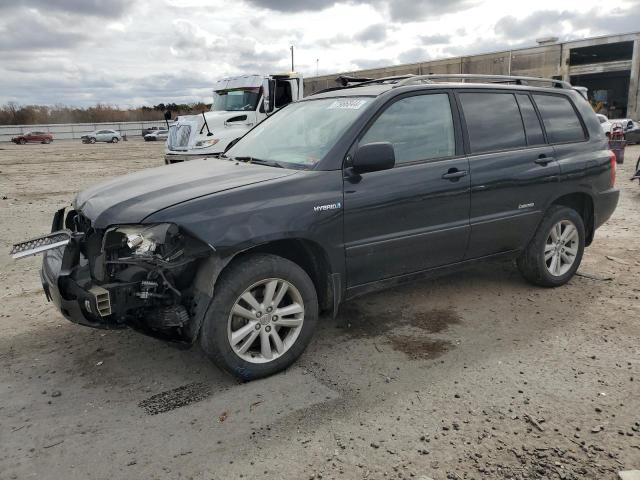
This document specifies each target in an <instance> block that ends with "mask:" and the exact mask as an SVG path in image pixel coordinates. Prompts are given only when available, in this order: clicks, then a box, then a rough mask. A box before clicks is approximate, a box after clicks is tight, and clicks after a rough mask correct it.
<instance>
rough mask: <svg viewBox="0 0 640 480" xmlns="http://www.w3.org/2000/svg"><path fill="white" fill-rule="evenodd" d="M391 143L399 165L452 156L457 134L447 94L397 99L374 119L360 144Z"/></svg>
mask: <svg viewBox="0 0 640 480" xmlns="http://www.w3.org/2000/svg"><path fill="white" fill-rule="evenodd" d="M374 142H389V143H391V144H392V145H393V148H394V150H395V155H396V164H399V163H409V162H416V161H420V160H428V159H432V158H443V157H452V156H454V155H455V151H456V146H455V145H456V144H455V132H454V129H453V117H452V115H451V105H450V104H449V96H448V95H447V94H446V93H435V94H428V95H416V96H412V97H406V98H402V99H400V100H398V101H397V102H395V103H393V104H392V105H391V106H389V107H388V108H387V109H386V110H385V111H384V112H382V114H381V115H380V116H379V117H378V118H377V119H376V120H375V122H374V124H373V125H372V126H371V127H370V128H369V130H368V131H367V133H365V135H364V137H362V139H361V140H360V145H365V144H367V143H374Z"/></svg>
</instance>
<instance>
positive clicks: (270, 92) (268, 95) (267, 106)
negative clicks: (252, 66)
mask: <svg viewBox="0 0 640 480" xmlns="http://www.w3.org/2000/svg"><path fill="white" fill-rule="evenodd" d="M275 83H276V82H274V81H273V80H270V79H268V78H265V79H264V80H263V81H262V104H263V109H264V113H267V114H269V113H271V112H273V106H274V100H275V97H274V92H275Z"/></svg>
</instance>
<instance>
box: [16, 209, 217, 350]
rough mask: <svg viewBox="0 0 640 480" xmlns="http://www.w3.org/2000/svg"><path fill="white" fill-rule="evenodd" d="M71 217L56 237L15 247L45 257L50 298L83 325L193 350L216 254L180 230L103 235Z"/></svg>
mask: <svg viewBox="0 0 640 480" xmlns="http://www.w3.org/2000/svg"><path fill="white" fill-rule="evenodd" d="M64 213H65V212H64V209H63V210H61V211H59V212H58V213H57V214H56V216H55V218H54V222H53V223H54V224H53V228H52V231H53V232H52V234H50V235H47V236H44V237H41V238H40V239H34V240H31V241H29V242H24V243H22V244H18V245H15V246H14V248H13V250H12V255H13V256H14V257H15V258H20V257H22V256H27V255H35V254H37V253H43V254H44V258H43V265H42V270H41V277H42V284H43V288H44V290H45V294H46V295H47V298H48V299H49V300H51V301H53V302H54V303H55V304H56V305H57V306H58V308H59V309H60V311H61V312H62V314H63V315H64V316H65V317H66V318H67V319H69V320H71V321H72V322H75V323H79V324H83V325H87V326H91V327H96V328H108V329H112V328H124V327H127V326H129V327H132V328H134V329H136V330H139V331H142V332H143V333H146V334H148V335H151V336H155V337H158V338H162V339H165V340H171V341H178V342H186V343H191V342H192V341H193V339H194V338H195V336H196V335H197V330H198V329H199V326H200V322H201V319H202V317H203V316H204V312H205V311H206V308H207V306H208V304H209V302H210V295H211V288H209V286H206V285H203V282H199V281H198V272H199V271H201V270H202V269H203V268H205V269H206V268H207V264H208V263H211V257H212V255H211V254H212V253H213V248H212V247H211V246H209V245H207V244H205V243H203V242H201V241H200V240H198V239H195V238H193V237H192V236H190V235H189V234H187V233H186V232H183V231H182V230H181V229H180V228H179V227H178V226H177V225H175V224H172V223H162V224H142V225H120V226H113V227H110V228H107V229H104V230H101V229H95V228H93V226H92V225H91V221H90V220H89V219H87V218H86V217H84V216H83V215H82V213H81V212H78V211H76V210H70V211H69V212H68V213H67V214H66V216H65V215H64Z"/></svg>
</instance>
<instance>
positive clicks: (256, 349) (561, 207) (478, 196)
mask: <svg viewBox="0 0 640 480" xmlns="http://www.w3.org/2000/svg"><path fill="white" fill-rule="evenodd" d="M447 78H448V77H447ZM462 78H464V79H473V80H474V83H464V82H459V81H448V82H443V80H444V79H443V78H442V77H441V76H437V75H435V76H434V75H430V76H423V77H405V78H403V77H395V78H388V79H379V80H374V81H371V82H363V83H362V84H359V85H357V86H351V87H347V88H342V89H335V88H334V89H330V90H327V91H324V92H319V93H317V94H315V95H312V96H309V97H306V98H305V99H302V100H300V101H298V102H295V103H291V104H290V105H287V106H286V107H284V108H283V109H282V110H280V111H279V112H278V113H277V114H275V115H272V116H270V117H268V118H267V119H266V120H264V121H263V122H262V123H260V125H259V126H257V127H256V128H254V129H252V130H250V131H249V132H248V133H246V134H245V135H244V136H243V137H242V138H241V139H240V140H239V141H238V142H237V143H236V144H235V145H234V146H233V147H231V149H229V150H228V151H227V152H226V154H225V155H223V156H222V157H220V158H215V159H214V158H208V159H202V160H194V161H190V162H183V163H179V164H175V165H167V166H163V167H159V168H154V169H146V170H142V171H139V172H136V173H133V174H130V175H127V176H124V177H120V178H114V179H111V180H108V181H107V182H105V183H102V184H99V185H96V186H94V187H91V188H89V189H87V190H85V191H83V192H81V193H80V194H78V195H77V197H76V198H75V200H74V202H73V206H72V208H71V209H69V210H65V209H63V210H60V211H58V212H57V213H56V215H55V216H54V220H53V233H51V234H49V235H47V236H44V237H41V238H38V239H35V240H32V241H28V242H24V243H22V244H17V245H15V246H14V248H13V250H12V253H13V255H14V257H21V256H26V255H30V254H34V253H38V252H40V251H42V250H46V251H45V252H44V260H43V265H42V272H41V277H42V283H43V285H44V290H45V293H46V295H47V297H48V298H50V299H51V300H52V301H53V302H54V303H55V304H56V306H57V307H58V308H59V309H60V311H61V312H62V314H63V315H64V316H65V317H66V318H68V319H69V320H70V321H72V322H76V323H79V324H83V325H88V326H91V327H96V328H125V327H132V328H135V329H136V330H138V331H142V332H145V333H147V334H149V335H152V336H156V337H159V338H162V339H164V340H171V341H174V342H180V343H182V344H185V345H193V344H195V343H199V344H200V345H201V347H202V348H203V349H204V351H205V352H206V354H207V355H208V356H209V357H210V358H211V360H213V361H214V362H215V363H216V364H217V365H219V366H220V367H222V368H224V369H226V370H227V371H229V372H231V373H232V374H234V375H236V376H237V377H239V378H242V379H245V380H249V379H255V378H259V377H264V376H267V375H270V374H273V373H275V372H278V371H280V370H282V369H284V368H286V367H287V366H288V365H290V364H291V363H293V362H294V361H295V359H296V358H297V357H298V356H299V355H300V354H301V353H302V352H303V351H304V349H305V348H306V346H307V344H308V343H309V341H310V340H311V337H312V335H313V332H314V330H315V327H316V324H317V323H318V312H319V311H328V312H330V313H332V314H333V315H336V313H337V310H338V308H339V306H340V304H341V303H343V302H345V301H347V300H349V299H351V298H353V297H356V296H358V295H361V294H364V293H368V292H372V291H375V290H378V289H381V288H385V287H390V286H397V285H399V284H400V283H403V282H413V281H415V280H417V279H419V278H424V277H428V276H433V275H437V274H442V273H443V272H446V271H449V270H451V269H459V268H461V267H463V266H466V265H471V264H474V263H476V262H479V261H484V260H486V259H493V258H514V259H516V263H517V266H518V269H519V270H520V272H521V273H522V275H523V276H524V278H526V279H527V280H528V281H529V282H531V283H532V284H534V285H538V286H543V287H558V286H560V285H564V284H565V283H567V282H568V281H569V280H570V279H571V278H572V277H573V275H574V273H575V272H576V270H577V269H578V266H579V265H580V262H581V259H582V255H583V252H584V248H585V247H587V246H588V245H590V244H591V242H592V241H593V238H594V235H595V232H596V229H597V228H598V227H600V226H601V225H602V224H603V223H604V222H605V221H607V219H608V218H609V217H610V216H611V214H612V213H613V211H614V209H615V208H616V205H617V202H618V195H619V192H618V190H617V189H616V188H615V177H616V161H615V156H614V155H613V153H612V152H611V151H610V150H609V149H608V147H607V140H606V137H605V135H604V133H603V131H602V129H601V127H600V123H599V121H598V118H597V117H596V115H595V114H594V112H593V110H592V109H591V107H590V105H589V104H588V103H587V101H586V100H585V99H584V98H583V97H582V96H581V95H580V93H578V92H577V91H575V90H574V89H572V88H571V86H570V85H569V84H567V83H565V82H561V81H556V80H548V81H545V82H548V83H549V84H550V85H552V86H553V87H554V88H550V87H544V86H538V87H534V86H532V85H530V84H529V85H528V84H526V83H524V84H522V85H513V84H507V83H506V82H508V81H513V77H499V78H497V77H482V76H474V77H467V76H462ZM496 78H497V80H496ZM455 79H456V80H459V79H458V77H455ZM515 80H516V81H518V82H520V83H522V82H527V80H525V79H521V78H515ZM496 81H497V82H498V83H495V82H496ZM537 81H538V82H540V81H541V80H537ZM483 82H484V83H483ZM492 82H493V83H492ZM545 85H546V83H545ZM506 280H507V278H505V281H506ZM461 295H464V292H461ZM132 368H135V367H134V366H132Z"/></svg>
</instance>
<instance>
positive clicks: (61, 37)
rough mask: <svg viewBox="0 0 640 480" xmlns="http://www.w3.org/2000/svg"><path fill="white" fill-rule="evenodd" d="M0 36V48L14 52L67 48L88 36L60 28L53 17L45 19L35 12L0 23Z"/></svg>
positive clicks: (79, 42) (81, 41)
mask: <svg viewBox="0 0 640 480" xmlns="http://www.w3.org/2000/svg"><path fill="white" fill-rule="evenodd" d="M0 37H2V42H0V50H3V51H11V50H15V51H16V52H27V51H29V50H56V49H67V48H70V47H75V46H77V45H79V44H81V43H83V42H84V41H86V40H87V39H88V38H89V37H88V36H87V35H86V34H84V33H76V32H73V31H69V30H67V29H65V28H62V26H61V25H60V24H59V23H58V22H57V21H56V20H55V19H49V20H47V19H45V18H43V17H41V16H40V15H37V14H32V15H28V16H26V17H24V18H23V19H21V20H20V21H12V22H7V23H6V24H5V25H4V26H2V25H0Z"/></svg>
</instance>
